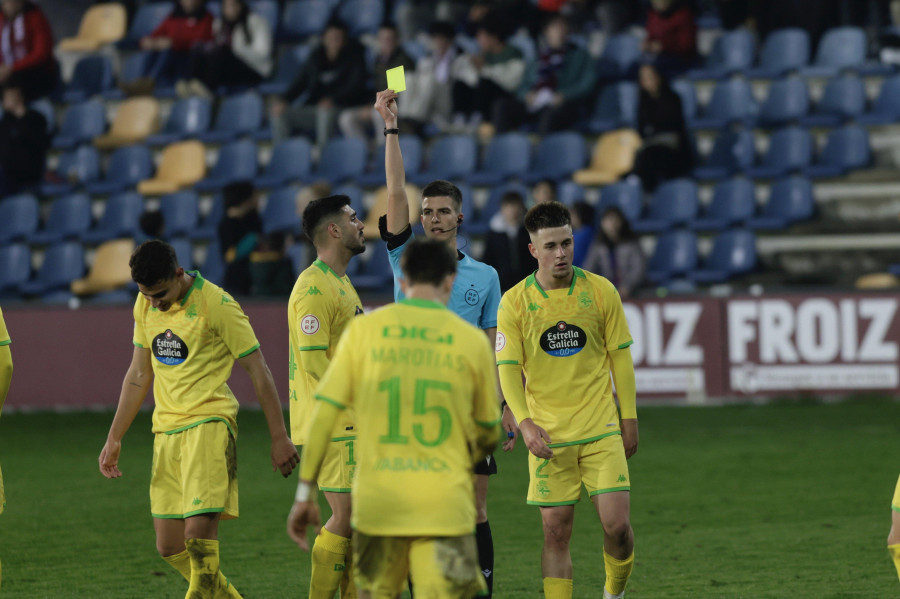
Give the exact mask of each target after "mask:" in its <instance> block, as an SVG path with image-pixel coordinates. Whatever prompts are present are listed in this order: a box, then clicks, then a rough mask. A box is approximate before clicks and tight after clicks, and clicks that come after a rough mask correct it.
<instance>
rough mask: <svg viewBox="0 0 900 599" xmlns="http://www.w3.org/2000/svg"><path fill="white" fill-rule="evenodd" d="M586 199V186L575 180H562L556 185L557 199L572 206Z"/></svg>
mask: <svg viewBox="0 0 900 599" xmlns="http://www.w3.org/2000/svg"><path fill="white" fill-rule="evenodd" d="M583 200H584V186H583V185H581V184H580V183H576V182H575V181H560V182H559V183H558V184H557V186H556V201H557V202H560V203H563V204H565V205H566V206H571V205H572V204H574V203H575V202H581V201H583Z"/></svg>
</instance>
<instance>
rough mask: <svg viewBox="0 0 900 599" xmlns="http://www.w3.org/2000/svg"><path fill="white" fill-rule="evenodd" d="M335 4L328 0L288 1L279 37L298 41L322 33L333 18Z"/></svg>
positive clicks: (284, 39) (283, 39)
mask: <svg viewBox="0 0 900 599" xmlns="http://www.w3.org/2000/svg"><path fill="white" fill-rule="evenodd" d="M333 12H334V5H333V3H332V2H329V1H328V0H294V1H293V2H288V3H286V5H285V8H284V14H283V15H282V19H281V29H280V31H279V35H278V37H279V39H280V41H283V42H298V41H302V40H304V39H306V38H308V37H310V36H313V35H318V34H320V33H321V32H322V31H323V30H324V29H325V25H326V24H327V23H328V21H329V19H331V14H332V13H333Z"/></svg>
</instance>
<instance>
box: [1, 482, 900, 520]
mask: <svg viewBox="0 0 900 599" xmlns="http://www.w3.org/2000/svg"><path fill="white" fill-rule="evenodd" d="M0 497H3V480H2V479H0ZM891 508H893V510H894V511H896V512H900V478H898V479H897V488H896V489H894V500H893V501H891Z"/></svg>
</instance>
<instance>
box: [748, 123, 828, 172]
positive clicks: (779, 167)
mask: <svg viewBox="0 0 900 599" xmlns="http://www.w3.org/2000/svg"><path fill="white" fill-rule="evenodd" d="M812 157H813V140H812V135H810V133H809V131H807V130H806V129H803V128H801V127H797V126H792V127H784V128H783V129H778V130H777V131H775V132H774V133H773V134H772V136H771V137H770V138H769V148H768V150H766V153H765V154H763V157H762V160H761V161H760V163H759V164H758V165H757V166H751V167H750V168H748V169H747V170H746V171H745V173H746V175H747V176H748V177H753V178H754V179H774V178H776V177H781V176H783V175H787V174H790V173H793V172H796V171H800V170H802V169H804V168H806V167H807V166H809V165H810V163H811V162H812Z"/></svg>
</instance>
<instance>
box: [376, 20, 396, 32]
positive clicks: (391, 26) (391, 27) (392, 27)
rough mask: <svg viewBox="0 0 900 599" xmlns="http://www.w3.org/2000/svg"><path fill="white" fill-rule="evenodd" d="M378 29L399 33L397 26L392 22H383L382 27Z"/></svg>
mask: <svg viewBox="0 0 900 599" xmlns="http://www.w3.org/2000/svg"><path fill="white" fill-rule="evenodd" d="M378 29H388V30H390V31H393V32H394V33H397V26H396V25H394V24H393V23H391V22H390V21H382V23H381V25H379V26H378Z"/></svg>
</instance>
